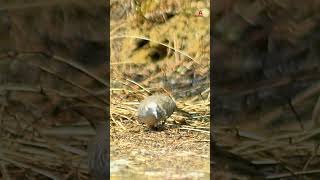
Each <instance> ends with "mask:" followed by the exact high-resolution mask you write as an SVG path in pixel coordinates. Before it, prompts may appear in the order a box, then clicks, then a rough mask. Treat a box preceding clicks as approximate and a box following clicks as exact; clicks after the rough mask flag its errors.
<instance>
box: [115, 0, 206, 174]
mask: <svg viewBox="0 0 320 180" xmlns="http://www.w3.org/2000/svg"><path fill="white" fill-rule="evenodd" d="M147 2H148V1H141V2H140V3H138V4H136V6H137V7H136V9H138V11H135V10H133V9H134V7H132V4H131V5H130V2H129V1H123V2H121V3H122V4H121V3H117V2H111V30H110V32H111V35H110V39H111V72H110V73H111V89H110V90H111V98H110V99H111V122H110V125H111V127H110V141H111V142H110V148H111V152H110V157H111V162H110V164H111V169H110V171H111V177H112V179H128V178H129V177H130V179H209V177H210V146H209V145H210V93H209V92H210V88H209V87H210V81H209V69H210V68H209V67H210V60H209V52H210V45H209V44H210V35H209V26H210V24H209V22H210V21H209V20H210V19H209V17H196V16H195V14H196V12H197V11H196V10H197V9H206V8H207V9H209V1H188V2H187V3H183V6H182V4H180V3H179V1H161V2H160V4H159V6H155V5H154V4H148V3H147ZM120 4H121V6H120ZM126 5H127V6H126ZM120 7H127V11H125V12H126V13H125V14H124V15H123V16H121V12H123V11H121V12H120V10H121V8H120ZM155 7H160V8H159V9H158V8H156V9H155ZM113 12H114V13H113ZM119 13H120V14H119ZM153 93H163V94H167V95H171V96H172V97H173V98H174V99H175V100H176V102H177V106H178V107H179V108H180V109H182V110H184V111H186V112H187V113H188V114H183V113H178V112H175V113H174V114H173V115H172V116H171V117H170V118H169V119H168V120H167V122H166V125H165V128H164V129H162V130H160V131H153V130H149V129H147V128H146V127H144V126H143V125H141V124H139V123H138V121H137V117H136V109H137V105H138V104H139V102H140V101H141V100H142V99H143V98H145V97H146V96H148V95H150V94H153Z"/></svg>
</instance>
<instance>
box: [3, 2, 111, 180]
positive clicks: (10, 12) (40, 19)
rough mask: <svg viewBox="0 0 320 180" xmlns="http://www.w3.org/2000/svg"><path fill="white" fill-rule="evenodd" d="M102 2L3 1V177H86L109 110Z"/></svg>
mask: <svg viewBox="0 0 320 180" xmlns="http://www.w3.org/2000/svg"><path fill="white" fill-rule="evenodd" d="M107 13H108V12H107V5H106V2H104V1H92V2H87V1H48V2H42V1H23V2H21V1H2V2H1V3H0V14H1V15H0V36H1V37H0V39H1V42H0V139H1V140H0V179H88V178H89V175H88V167H87V144H88V142H89V140H90V139H91V138H92V137H93V135H94V134H95V130H94V127H95V124H97V123H98V122H100V121H105V120H106V113H107V109H108V108H107V107H108V106H107V105H108V102H107V97H106V92H107V90H108V84H107V82H108V81H107V80H108V78H107V74H108V72H107V68H108V67H107V66H106V61H107V40H106V37H107V33H106V31H107V29H106V28H107V26H106V25H107V23H108V21H107V19H106V16H107Z"/></svg>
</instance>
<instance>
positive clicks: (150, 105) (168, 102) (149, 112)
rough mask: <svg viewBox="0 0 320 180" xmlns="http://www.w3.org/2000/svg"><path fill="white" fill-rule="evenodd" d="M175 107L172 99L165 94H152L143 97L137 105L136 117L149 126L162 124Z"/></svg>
mask: <svg viewBox="0 0 320 180" xmlns="http://www.w3.org/2000/svg"><path fill="white" fill-rule="evenodd" d="M175 109H176V103H175V102H174V100H173V99H172V98H171V97H169V96H165V95H153V96H149V97H147V98H146V99H144V100H143V101H142V102H141V103H140V105H139V107H138V118H139V121H140V122H141V123H144V124H146V125H147V126H148V127H149V128H153V127H158V126H159V125H161V124H164V123H165V121H166V119H168V118H169V117H170V116H171V115H172V113H173V112H174V111H175Z"/></svg>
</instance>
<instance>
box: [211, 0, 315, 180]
mask: <svg viewBox="0 0 320 180" xmlns="http://www.w3.org/2000/svg"><path fill="white" fill-rule="evenodd" d="M211 5H212V6H213V24H211V28H213V29H212V32H213V34H212V35H211V37H212V38H213V51H211V53H212V54H213V57H214V69H213V72H214V75H213V79H214V82H215V86H214V89H213V93H214V94H213V96H214V105H213V108H214V118H213V119H214V128H213V132H214V135H215V138H216V139H215V142H216V146H217V147H215V148H217V149H216V150H217V151H216V153H217V154H216V155H215V153H214V152H213V157H214V158H213V159H214V161H216V162H215V168H216V170H215V171H214V172H216V175H221V176H223V178H222V179H224V178H226V179H233V178H235V179H248V178H249V179H257V177H256V176H258V177H260V178H261V176H260V175H262V177H264V178H266V179H318V178H319V177H320V174H319V170H318V167H319V160H320V159H319V158H318V156H319V151H318V143H319V141H318V140H317V134H318V132H319V103H320V102H318V98H319V95H320V91H319V82H320V81H319V80H320V76H319V75H320V74H319V63H320V61H319V50H320V49H319V48H320V46H319V38H320V36H319V35H320V34H319V32H320V31H319V28H320V26H319V20H320V19H319V13H318V12H319V9H320V3H319V1H308V2H303V1H297V0H293V1H287V0H284V1H264V0H253V1H251V0H250V1H249V0H243V1H235V0H226V1H222V0H217V1H214V2H211ZM218 148H219V149H218ZM220 148H221V149H220ZM214 151H215V150H214Z"/></svg>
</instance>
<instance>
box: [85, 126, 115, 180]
mask: <svg viewBox="0 0 320 180" xmlns="http://www.w3.org/2000/svg"><path fill="white" fill-rule="evenodd" d="M96 131H97V132H96V136H95V137H94V138H93V140H92V141H90V142H91V143H90V144H89V145H88V167H89V172H90V174H91V175H92V177H93V179H95V180H104V179H108V177H109V174H110V173H109V164H108V162H109V160H110V157H109V149H108V144H109V142H108V140H107V138H108V136H109V134H108V133H107V123H99V124H98V125H97V128H96Z"/></svg>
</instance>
